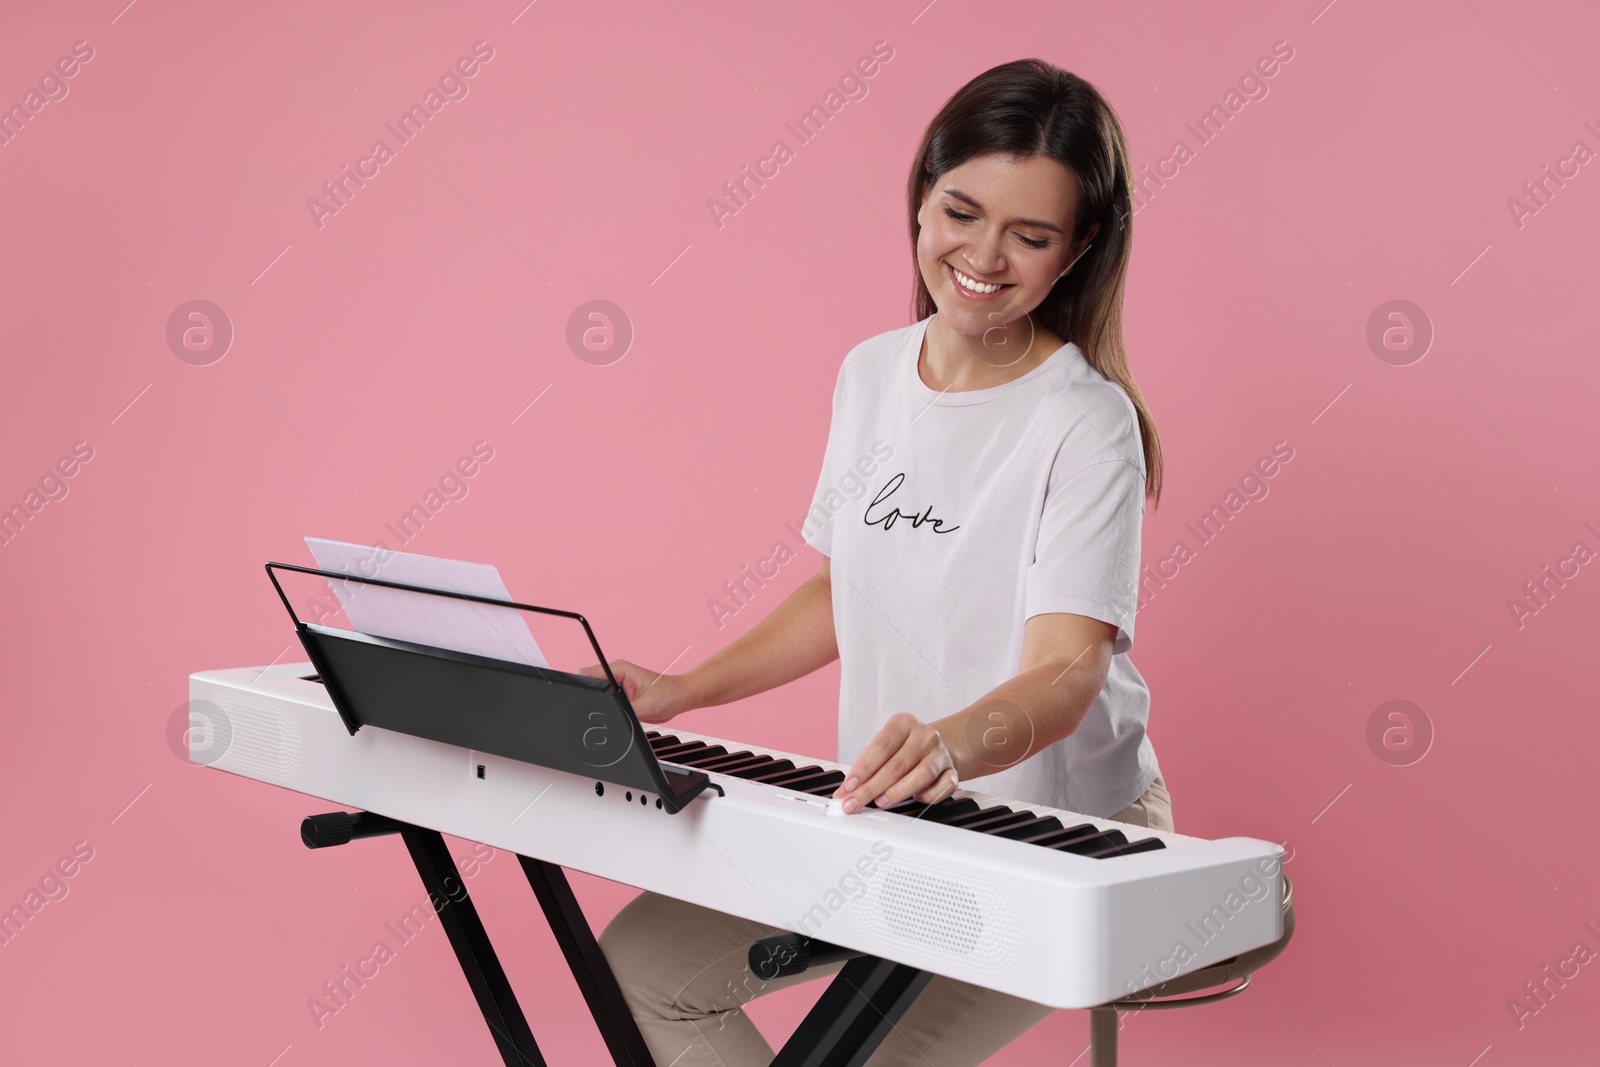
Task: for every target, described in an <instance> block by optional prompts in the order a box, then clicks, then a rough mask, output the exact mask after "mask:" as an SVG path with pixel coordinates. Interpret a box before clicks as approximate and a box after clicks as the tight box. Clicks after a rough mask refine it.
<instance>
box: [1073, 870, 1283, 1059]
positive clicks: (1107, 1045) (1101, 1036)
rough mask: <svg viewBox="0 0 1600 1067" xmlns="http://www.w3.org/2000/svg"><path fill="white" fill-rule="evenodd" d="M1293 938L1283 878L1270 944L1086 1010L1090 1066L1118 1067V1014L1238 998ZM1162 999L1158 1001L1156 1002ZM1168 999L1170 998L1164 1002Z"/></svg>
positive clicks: (1191, 1005) (1185, 1006)
mask: <svg viewBox="0 0 1600 1067" xmlns="http://www.w3.org/2000/svg"><path fill="white" fill-rule="evenodd" d="M1293 935H1294V887H1293V886H1292V885H1291V884H1290V883H1289V879H1288V876H1285V877H1284V879H1283V936H1282V937H1280V938H1278V940H1276V941H1274V942H1272V943H1271V944H1270V945H1262V946H1261V947H1260V948H1253V949H1251V950H1250V951H1248V952H1241V953H1239V955H1237V956H1231V957H1229V958H1228V959H1225V960H1219V961H1218V962H1216V963H1213V964H1212V965H1211V966H1209V967H1202V968H1200V969H1199V970H1197V971H1190V972H1189V973H1188V974H1180V975H1179V976H1178V977H1176V978H1173V979H1171V980H1170V981H1166V982H1162V983H1160V984H1158V985H1153V986H1150V987H1149V988H1147V989H1141V990H1140V991H1139V992H1137V993H1134V994H1132V995H1131V996H1127V997H1123V998H1122V999H1121V1000H1113V1001H1111V1002H1110V1003H1108V1004H1102V1005H1100V1006H1099V1007H1096V1008H1090V1009H1089V1067H1117V1012H1119V1011H1149V1010H1151V1009H1165V1008H1188V1007H1193V1006H1194V1005H1196V1004H1210V1003H1212V1002H1213V1001H1217V1000H1227V999H1228V998H1229V997H1234V996H1238V995H1239V994H1240V993H1243V992H1244V991H1245V990H1246V989H1248V988H1249V987H1250V975H1251V974H1252V973H1253V972H1254V971H1255V970H1256V969H1257V968H1258V967H1262V966H1264V965H1265V964H1267V963H1268V962H1270V961H1271V960H1273V959H1274V958H1276V957H1277V955H1278V953H1280V952H1282V951H1283V949H1284V946H1285V945H1287V944H1288V943H1289V938H1290V937H1292V936H1293ZM1225 982H1232V983H1233V984H1232V985H1230V986H1228V988H1226V989H1220V990H1217V991H1216V992H1214V993H1201V994H1200V995H1198V996H1185V995H1184V994H1190V993H1198V992H1199V991H1200V990H1203V989H1210V988H1211V987H1212V986H1217V985H1222V984H1223V983H1225ZM1158 998H1161V999H1158ZM1167 998H1171V999H1167Z"/></svg>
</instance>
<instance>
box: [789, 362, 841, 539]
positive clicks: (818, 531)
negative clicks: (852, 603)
mask: <svg viewBox="0 0 1600 1067" xmlns="http://www.w3.org/2000/svg"><path fill="white" fill-rule="evenodd" d="M843 403H844V366H843V365H842V364H841V365H840V367H839V376H838V378H837V379H835V381H834V383H833V413H832V415H831V416H830V417H829V421H828V444H827V446H826V447H825V448H824V449H823V451H822V472H821V473H820V474H818V475H817V488H816V490H815V491H814V492H813V493H812V494H811V510H809V511H807V512H806V518H805V522H803V523H802V524H801V526H800V535H801V536H802V537H804V538H805V539H806V544H808V545H810V546H811V547H812V548H814V549H816V550H817V551H818V552H821V553H822V554H823V555H824V556H828V557H830V558H831V557H832V556H833V512H834V508H833V507H830V506H829V505H830V504H831V501H829V500H828V499H827V498H828V494H829V493H830V491H834V484H835V483H834V475H833V466H834V460H835V459H836V458H837V457H836V456H835V455H834V452H835V451H836V449H837V448H838V444H839V437H840V429H839V417H840V413H841V411H842V410H843Z"/></svg>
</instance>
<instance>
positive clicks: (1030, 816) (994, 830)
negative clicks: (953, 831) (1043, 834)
mask: <svg viewBox="0 0 1600 1067" xmlns="http://www.w3.org/2000/svg"><path fill="white" fill-rule="evenodd" d="M1038 821H1039V816H1038V815H1037V814H1036V813H1034V812H1031V811H1015V812H1012V813H1011V814H1010V815H1009V816H1006V817H1004V818H1000V819H993V820H990V821H988V822H981V823H974V824H973V825H971V826H968V827H967V829H968V830H977V831H978V832H979V833H983V834H992V835H995V836H997V837H998V836H1000V832H1001V831H1002V830H1012V829H1016V828H1017V827H1023V826H1032V825H1033V824H1034V823H1036V822H1038Z"/></svg>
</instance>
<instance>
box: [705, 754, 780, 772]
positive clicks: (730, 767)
mask: <svg viewBox="0 0 1600 1067" xmlns="http://www.w3.org/2000/svg"><path fill="white" fill-rule="evenodd" d="M769 762H771V761H770V760H769V759H768V758H767V757H766V756H757V755H755V754H754V753H750V752H735V753H734V754H733V755H731V756H728V757H726V758H725V759H719V760H717V761H716V762H715V763H702V764H700V769H701V770H702V771H716V772H717V773H718V774H732V773H734V772H735V771H737V770H738V769H739V768H741V767H755V766H762V767H765V766H766V765H767V764H768V763H769Z"/></svg>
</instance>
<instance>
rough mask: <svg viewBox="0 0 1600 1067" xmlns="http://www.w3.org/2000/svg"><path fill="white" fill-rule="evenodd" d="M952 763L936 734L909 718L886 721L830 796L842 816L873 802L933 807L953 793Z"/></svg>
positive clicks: (906, 714) (884, 805)
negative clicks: (839, 806) (841, 809)
mask: <svg viewBox="0 0 1600 1067" xmlns="http://www.w3.org/2000/svg"><path fill="white" fill-rule="evenodd" d="M959 785H960V782H959V781H958V780H957V774H956V766H955V761H954V760H953V759H952V758H951V755H950V751H949V749H947V748H946V747H945V743H944V737H943V735H941V734H940V733H939V731H938V730H937V729H935V728H934V727H933V726H930V725H929V724H928V723H925V722H923V721H922V720H921V719H919V718H917V717H916V716H915V715H912V714H911V713H909V712H904V711H902V712H900V713H899V714H898V715H894V716H891V717H890V719H889V721H888V722H886V723H884V724H883V729H881V730H879V731H878V733H877V735H876V736H875V737H873V739H872V740H871V741H869V742H867V746H866V747H865V748H863V749H862V750H861V754H860V755H859V756H857V757H856V761H855V763H854V764H852V765H851V767H850V773H849V774H848V775H846V777H845V780H844V784H842V785H841V786H839V788H838V789H837V790H836V791H835V792H834V794H833V795H834V796H835V797H838V798H843V800H844V805H843V807H844V810H845V812H846V813H850V812H855V811H859V810H860V809H861V808H863V807H865V806H866V805H867V804H868V803H870V802H871V801H873V800H877V802H878V807H880V808H887V807H891V806H892V805H895V804H898V803H900V801H902V800H907V799H916V800H918V801H921V802H922V803H924V804H933V803H937V802H938V801H941V800H943V799H945V798H946V797H948V796H949V795H950V794H951V793H954V792H955V791H956V789H957V788H958V787H959Z"/></svg>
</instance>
